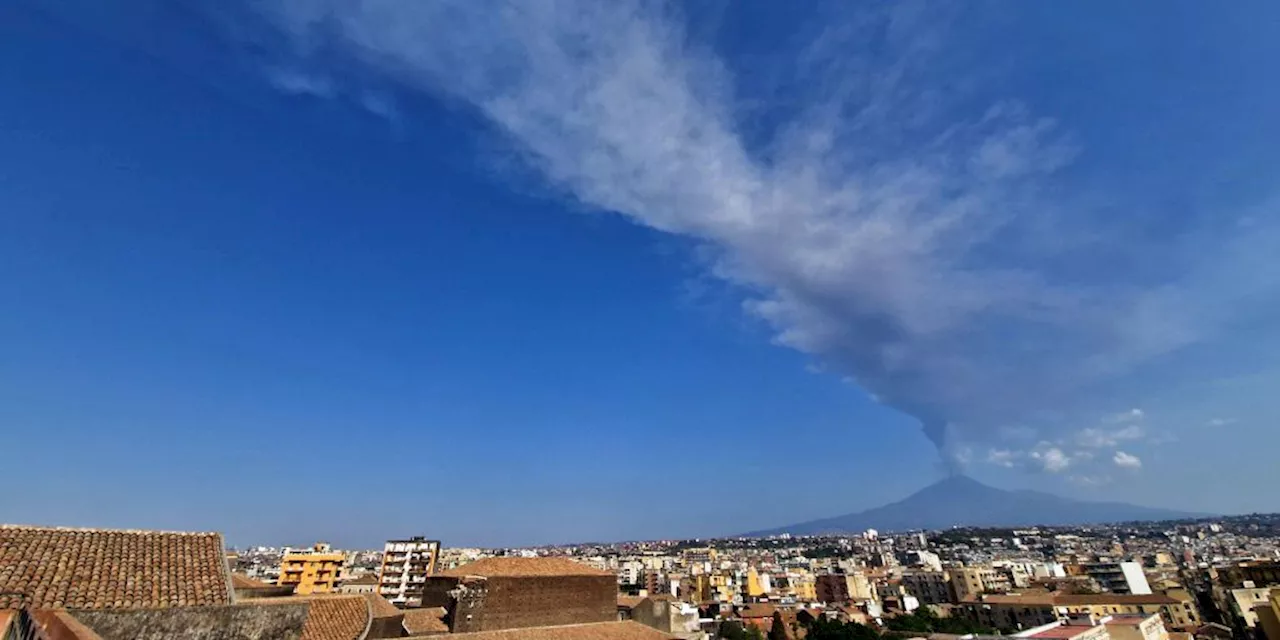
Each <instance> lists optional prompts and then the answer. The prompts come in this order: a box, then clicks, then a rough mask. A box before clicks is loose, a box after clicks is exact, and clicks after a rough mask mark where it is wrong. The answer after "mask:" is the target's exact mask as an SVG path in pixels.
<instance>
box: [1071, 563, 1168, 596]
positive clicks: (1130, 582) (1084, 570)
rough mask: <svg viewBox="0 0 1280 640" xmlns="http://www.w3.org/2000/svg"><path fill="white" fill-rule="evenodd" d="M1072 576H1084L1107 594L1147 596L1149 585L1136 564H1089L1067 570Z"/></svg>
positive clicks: (1140, 568) (1149, 589)
mask: <svg viewBox="0 0 1280 640" xmlns="http://www.w3.org/2000/svg"><path fill="white" fill-rule="evenodd" d="M1068 573H1070V574H1072V575H1085V576H1089V577H1090V578H1093V579H1094V580H1095V581H1097V583H1098V585H1099V586H1101V587H1102V590H1103V591H1106V592H1108V593H1119V594H1130V593H1131V594H1135V595H1147V594H1149V593H1151V585H1149V584H1148V583H1147V576H1146V574H1145V573H1143V571H1142V565H1140V564H1138V563H1137V562H1091V563H1088V564H1080V565H1074V566H1072V567H1070V568H1069V571H1068Z"/></svg>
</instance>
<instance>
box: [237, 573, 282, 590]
mask: <svg viewBox="0 0 1280 640" xmlns="http://www.w3.org/2000/svg"><path fill="white" fill-rule="evenodd" d="M231 586H232V587H234V588H236V589H274V588H276V585H273V584H267V583H265V582H263V581H261V580H255V579H253V578H250V577H249V576H246V575H244V574H243V573H233V574H231Z"/></svg>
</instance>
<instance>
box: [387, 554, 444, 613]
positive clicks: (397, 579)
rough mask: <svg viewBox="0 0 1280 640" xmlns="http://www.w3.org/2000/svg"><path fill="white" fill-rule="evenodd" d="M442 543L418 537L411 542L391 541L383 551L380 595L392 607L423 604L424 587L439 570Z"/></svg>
mask: <svg viewBox="0 0 1280 640" xmlns="http://www.w3.org/2000/svg"><path fill="white" fill-rule="evenodd" d="M439 557H440V541H438V540H427V539H426V538H424V537H421V536H418V537H414V538H410V539H408V540H388V541H387V544H386V545H384V546H383V548H382V566H381V567H380V568H379V569H378V593H379V594H380V595H381V596H382V597H384V598H386V599H387V600H390V601H391V602H392V604H396V605H400V606H408V607H416V606H421V605H422V586H423V585H424V584H425V583H426V579H427V576H429V575H431V574H432V573H434V572H435V570H436V561H437V560H438V559H439Z"/></svg>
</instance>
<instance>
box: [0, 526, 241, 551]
mask: <svg viewBox="0 0 1280 640" xmlns="http://www.w3.org/2000/svg"><path fill="white" fill-rule="evenodd" d="M0 529H35V530H38V531H69V532H107V533H160V534H165V535H184V536H221V535H222V534H221V533H219V532H217V531H172V530H167V529H118V528H115V527H65V526H54V527H51V526H46V525H38V524H0ZM224 549H225V547H224Z"/></svg>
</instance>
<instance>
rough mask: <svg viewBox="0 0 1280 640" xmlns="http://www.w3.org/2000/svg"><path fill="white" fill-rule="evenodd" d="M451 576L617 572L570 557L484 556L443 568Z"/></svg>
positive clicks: (607, 574) (509, 576)
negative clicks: (454, 566) (458, 565)
mask: <svg viewBox="0 0 1280 640" xmlns="http://www.w3.org/2000/svg"><path fill="white" fill-rule="evenodd" d="M438 575H441V576H445V577H449V578H463V577H466V576H483V577H486V578H496V577H503V578H532V577H547V576H613V573H612V572H609V571H605V570H603V569H597V568H595V567H592V566H590V565H585V564H582V563H581V562H575V561H573V560H570V559H568V558H484V559H483V560H476V561H475V562H470V563H467V564H464V565H462V566H461V567H456V568H453V569H449V570H448V571H442V572H440V573H439V574H438Z"/></svg>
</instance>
